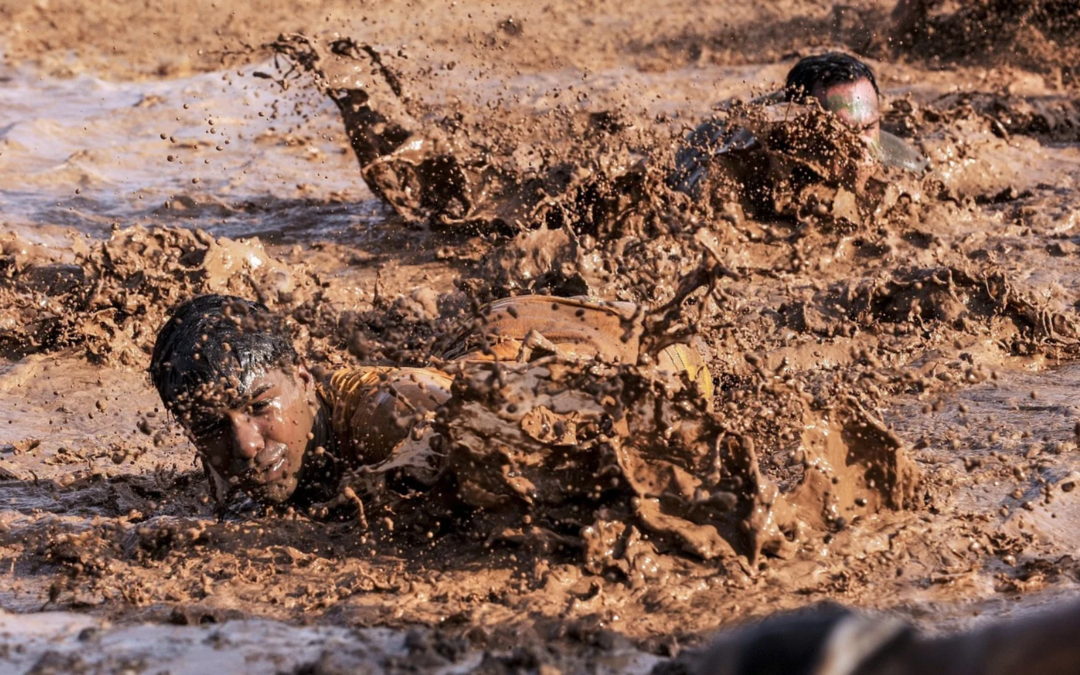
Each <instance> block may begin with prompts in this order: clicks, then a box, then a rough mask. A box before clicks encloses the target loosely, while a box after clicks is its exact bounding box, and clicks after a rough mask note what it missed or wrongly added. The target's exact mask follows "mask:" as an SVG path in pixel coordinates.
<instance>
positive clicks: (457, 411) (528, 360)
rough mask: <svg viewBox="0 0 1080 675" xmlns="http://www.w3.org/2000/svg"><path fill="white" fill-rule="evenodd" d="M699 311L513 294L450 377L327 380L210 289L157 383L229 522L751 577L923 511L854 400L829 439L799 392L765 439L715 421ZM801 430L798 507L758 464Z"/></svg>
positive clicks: (382, 370) (471, 338) (276, 333)
mask: <svg viewBox="0 0 1080 675" xmlns="http://www.w3.org/2000/svg"><path fill="white" fill-rule="evenodd" d="M679 310H680V301H679V300H674V301H672V302H671V303H668V304H667V305H664V306H663V307H661V308H658V309H656V310H653V311H651V312H648V313H646V312H644V311H642V310H641V308H640V307H638V306H635V305H632V304H630V303H604V304H599V303H592V302H587V301H583V300H578V299H573V298H556V297H548V296H520V297H515V298H507V299H503V300H499V301H496V302H494V303H492V304H490V305H488V306H487V307H485V308H483V309H482V310H480V311H479V313H478V315H477V316H476V317H475V318H473V319H472V320H471V321H470V322H468V323H467V324H466V325H464V326H462V327H461V328H460V330H459V332H457V333H456V334H454V335H453V336H452V338H451V340H450V341H449V343H448V344H449V346H448V348H446V349H445V351H444V352H443V355H442V358H441V359H439V360H436V361H435V364H436V366H437V367H426V368H399V367H386V366H360V367H350V368H344V369H341V370H338V371H337V372H334V373H331V374H330V375H329V376H328V377H326V378H325V379H323V380H321V381H319V380H317V379H316V377H315V375H314V374H313V373H312V372H311V370H309V369H308V367H307V366H306V365H305V363H304V360H303V359H302V358H301V357H300V356H299V355H298V354H297V352H296V350H295V349H294V347H293V346H292V344H291V342H290V341H289V339H288V338H287V337H286V334H285V333H284V332H283V331H282V330H279V328H278V325H277V324H276V323H275V322H274V320H273V319H272V317H271V315H270V314H269V313H268V312H267V311H266V308H265V307H263V306H261V305H258V304H256V303H253V302H249V301H246V300H241V299H239V298H236V297H230V296H223V295H206V296H200V297H197V298H194V299H192V300H189V301H187V302H185V303H183V304H182V305H180V306H179V307H178V308H177V309H176V310H175V312H174V313H173V314H172V316H171V317H170V318H169V319H168V321H167V322H166V323H165V325H164V326H163V327H162V328H161V330H160V332H159V333H158V336H157V340H156V343H155V345H154V350H153V354H152V358H151V362H150V366H149V373H150V377H151V380H152V381H153V384H154V386H155V387H156V388H157V391H158V392H159V394H160V396H161V400H162V401H163V403H164V404H165V407H166V409H167V410H169V411H170V412H171V414H172V415H174V416H175V419H176V420H177V421H178V422H179V423H180V425H181V426H182V427H183V428H184V430H185V431H186V432H187V434H188V436H189V438H190V439H191V441H192V442H193V444H194V445H195V447H196V449H197V451H198V456H199V457H200V459H201V460H202V462H203V467H204V470H205V472H206V474H207V477H208V478H209V479H210V481H211V492H212V493H213V495H214V497H215V499H217V501H218V503H219V505H220V506H227V504H228V501H229V497H230V496H231V495H232V494H234V493H236V492H240V493H243V494H245V495H247V496H248V497H251V498H253V499H254V500H256V501H258V502H260V503H262V504H264V505H281V506H284V507H287V508H288V507H292V508H296V509H300V510H302V511H304V512H306V513H308V514H310V515H312V516H314V517H319V518H321V517H324V516H327V515H330V514H334V513H336V514H337V515H339V516H340V515H342V513H355V514H356V519H357V520H358V521H359V522H360V524H361V526H368V525H370V523H371V522H373V521H371V520H370V519H369V517H374V516H375V515H376V514H385V513H387V512H391V513H393V514H396V515H395V517H397V516H400V515H401V514H403V513H407V514H409V517H410V518H414V519H415V518H421V519H425V518H427V519H431V520H433V521H436V524H434V525H432V527H434V528H435V529H438V528H439V527H443V526H445V525H446V523H447V522H459V521H460V520H461V519H465V520H467V522H468V523H469V525H468V528H469V529H468V531H469V532H471V533H472V534H474V535H476V536H477V537H478V538H480V539H488V538H490V537H497V538H500V539H503V540H508V541H521V542H536V541H539V542H541V543H542V544H543V545H545V546H547V545H555V546H557V547H558V548H560V549H567V550H575V551H581V552H583V553H584V557H585V561H586V565H587V567H589V569H594V570H595V571H597V572H599V571H603V570H605V569H609V568H611V567H612V566H614V567H615V568H617V569H619V570H621V572H622V573H624V574H629V573H630V572H629V571H628V570H629V569H630V568H631V567H633V566H634V565H636V564H637V563H635V562H633V561H635V560H637V561H639V562H641V563H642V564H646V563H648V561H650V560H654V557H653V556H654V554H655V552H656V551H657V550H658V548H660V547H663V550H674V551H679V552H682V553H685V554H690V555H692V556H694V557H697V558H699V559H703V560H713V559H719V560H722V561H741V562H736V564H739V565H742V566H746V565H750V564H753V561H754V560H755V559H756V558H757V557H758V556H760V555H763V554H764V555H771V556H780V557H785V556H790V555H793V554H794V552H795V551H797V550H798V549H799V547H800V546H802V544H803V539H802V537H803V536H804V533H807V532H811V531H820V530H821V529H822V528H824V529H828V528H830V527H840V526H842V523H841V524H839V525H838V524H835V523H834V524H830V523H831V522H832V521H830V519H831V518H839V517H841V516H843V514H847V515H846V516H843V517H851V516H853V515H855V514H857V513H866V512H868V511H872V510H875V509H879V508H902V507H903V505H904V504H905V503H906V502H908V501H910V500H911V499H912V498H913V495H914V488H915V485H916V484H917V481H918V472H917V470H916V469H915V467H914V465H913V463H912V462H911V461H910V460H909V459H908V458H907V457H906V455H905V454H904V453H903V451H902V448H901V445H900V443H899V441H898V440H897V439H896V438H895V437H894V436H893V435H891V434H890V433H889V432H888V431H887V430H886V429H885V428H884V427H883V426H882V425H881V423H880V422H876V421H875V420H874V419H873V418H872V417H871V416H869V415H868V414H867V412H866V411H865V410H864V409H863V408H861V407H860V406H859V405H858V404H857V403H856V402H854V401H848V402H847V403H844V404H842V405H839V406H837V407H836V409H835V410H833V411H832V412H831V413H830V416H829V419H828V421H825V420H819V423H811V422H810V420H811V419H812V418H813V415H814V413H813V412H812V411H811V410H810V409H809V408H808V407H807V406H808V402H807V400H806V399H805V398H804V395H803V394H802V393H800V392H799V391H795V390H790V391H789V390H788V389H786V388H785V387H784V386H782V385H777V386H776V387H773V388H771V389H770V390H769V393H760V392H759V394H758V395H759V396H764V397H765V398H766V399H767V401H766V402H765V403H764V404H763V405H765V406H766V407H768V409H769V413H768V415H769V419H770V420H771V422H770V424H769V426H768V432H767V433H768V437H765V436H761V437H759V438H758V440H757V441H755V440H754V439H753V438H752V437H751V435H749V434H752V433H757V432H751V431H749V429H751V428H752V427H754V425H753V424H744V422H746V420H745V419H743V418H742V416H741V415H740V414H739V411H738V406H736V407H735V408H732V407H731V406H732V405H733V402H732V401H729V402H728V404H727V406H725V407H726V412H724V413H720V412H719V411H714V410H713V407H712V401H711V399H712V397H713V394H714V390H713V386H714V385H713V381H712V378H711V375H710V373H709V370H708V369H707V367H706V365H705V363H704V360H703V359H702V357H701V355H700V353H699V352H698V351H697V349H696V348H695V347H693V346H691V345H690V344H689V343H688V338H687V336H688V335H689V332H688V331H685V330H683V329H682V328H680V326H679V324H678V323H676V322H675V319H674V318H673V317H677V316H678V314H679ZM725 420H727V421H725ZM784 425H789V428H790V429H791V430H792V434H793V435H792V436H791V439H792V442H793V443H796V444H797V445H798V447H799V448H801V450H800V451H801V453H802V455H803V456H804V460H803V461H804V462H805V467H806V468H805V472H804V475H803V476H802V478H801V480H800V481H799V483H798V484H797V485H792V486H789V488H788V489H787V491H786V492H785V493H783V494H781V492H780V489H779V488H778V486H777V485H776V484H775V483H773V482H771V480H770V479H769V478H768V477H766V476H765V475H763V472H762V471H761V469H760V467H759V465H758V457H759V456H760V453H762V452H765V451H766V446H768V445H770V444H771V443H772V442H773V440H774V437H775V435H776V434H777V433H778V432H777V429H778V428H788V427H784ZM844 439H848V440H844ZM838 483H843V484H844V485H845V489H844V490H843V491H836V490H832V489H827V488H826V487H825V486H831V485H835V484H838ZM410 502H411V503H412V504H414V505H415V506H413V507H412V508H407V507H406V506H405V505H406V504H407V503H410ZM339 506H340V507H344V508H343V509H341V510H336V509H337V507H339ZM830 514H832V515H830ZM374 522H379V523H381V522H384V519H383V518H379V520H377V521H374ZM837 522H838V523H839V522H840V521H837ZM425 527H427V526H425ZM646 535H647V536H646ZM643 536H645V538H646V539H647V540H648V541H647V542H645V541H642V537H643ZM615 558H617V560H615ZM590 566H591V567H590ZM628 566H629V567H628Z"/></svg>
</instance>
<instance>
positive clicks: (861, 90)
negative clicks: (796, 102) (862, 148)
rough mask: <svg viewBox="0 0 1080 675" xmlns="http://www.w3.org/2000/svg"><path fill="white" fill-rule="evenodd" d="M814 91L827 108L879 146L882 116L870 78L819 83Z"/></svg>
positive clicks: (822, 104)
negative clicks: (825, 84)
mask: <svg viewBox="0 0 1080 675" xmlns="http://www.w3.org/2000/svg"><path fill="white" fill-rule="evenodd" d="M811 93H813V95H814V97H815V98H817V99H818V101H820V102H821V106H822V107H823V108H825V109H826V110H828V111H830V112H832V113H833V114H834V115H836V116H837V117H839V118H840V119H841V120H843V121H844V123H845V124H847V125H848V126H850V127H851V128H852V129H854V130H855V131H856V132H858V133H859V135H861V136H862V137H863V138H865V139H866V140H868V141H870V142H871V143H873V144H875V145H876V144H877V143H878V141H879V140H880V138H881V116H880V113H879V110H878V94H877V90H875V89H874V85H873V84H872V83H871V82H870V80H867V79H861V80H856V81H854V82H842V83H839V84H834V85H831V86H829V87H821V86H818V87H815V88H814V91H813V92H811Z"/></svg>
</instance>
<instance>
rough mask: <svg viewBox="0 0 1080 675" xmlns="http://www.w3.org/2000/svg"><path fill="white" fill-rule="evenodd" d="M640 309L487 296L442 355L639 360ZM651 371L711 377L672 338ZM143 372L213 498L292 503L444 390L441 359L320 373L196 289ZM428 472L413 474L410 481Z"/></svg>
mask: <svg viewBox="0 0 1080 675" xmlns="http://www.w3.org/2000/svg"><path fill="white" fill-rule="evenodd" d="M639 314H640V313H639V312H636V311H635V308H633V307H632V306H629V305H628V304H626V303H617V304H597V303H590V302H585V301H581V300H576V299H568V298H555V297H546V296H524V297H518V298H510V299H506V300H502V301H499V302H496V303H493V304H492V305H490V306H488V307H487V308H485V310H484V311H483V312H482V315H483V317H482V319H483V320H482V321H478V322H476V323H475V324H473V325H467V326H465V327H463V328H462V330H461V332H460V333H459V335H458V336H457V337H456V339H455V340H454V342H453V344H452V346H451V348H450V349H449V350H448V351H447V353H446V355H445V356H446V358H448V359H450V360H451V362H458V363H461V362H470V361H492V360H504V361H511V362H514V361H516V362H523V361H524V362H527V361H530V360H531V359H533V358H536V357H538V356H540V355H557V356H559V357H561V358H567V359H587V360H593V359H595V360H599V361H602V362H605V363H627V362H629V363H636V362H638V361H639V350H640V349H642V347H641V344H642V343H641V342H640V337H641V333H640V330H639V326H640V324H637V326H635V324H636V323H637V322H636V320H635V317H637V316H638V315H639ZM648 361H649V362H650V363H652V364H653V367H654V368H655V372H656V373H657V374H658V375H660V376H662V377H663V376H675V377H674V378H673V379H675V380H678V381H679V382H681V381H682V380H681V378H682V373H683V372H685V373H686V374H687V375H688V376H689V377H690V379H691V380H692V381H695V382H696V386H698V387H699V389H700V391H701V393H702V394H704V395H705V396H711V394H712V380H711V376H710V375H709V372H708V369H707V368H706V367H705V366H704V363H703V360H702V358H701V356H700V354H699V353H698V352H697V351H696V350H695V349H694V348H693V347H691V346H689V345H685V344H676V345H670V346H667V347H665V348H664V349H662V350H661V351H660V352H658V353H657V354H656V356H655V358H653V359H649V360H648ZM149 373H150V377H151V380H152V381H153V384H154V386H155V387H156V388H157V390H158V393H159V394H160V396H161V399H162V402H163V403H164V404H165V406H166V408H168V409H169V410H170V411H171V412H172V414H173V415H174V416H175V418H176V420H177V421H178V422H179V424H180V425H181V426H182V427H183V428H184V430H185V431H186V433H187V435H188V437H189V438H190V440H191V441H192V443H193V444H194V445H195V447H196V449H197V451H198V454H199V457H200V459H201V460H202V462H203V467H204V469H205V471H206V474H207V477H208V478H209V479H210V481H211V490H212V492H213V493H214V496H215V499H217V500H218V502H219V504H220V503H222V502H223V501H224V500H225V499H226V497H227V495H228V494H229V493H232V492H235V491H239V492H242V493H244V494H246V495H247V496H249V497H251V498H252V499H254V500H256V501H258V502H260V503H263V504H281V505H289V506H295V507H298V508H306V507H310V506H312V505H314V504H321V503H325V502H327V501H330V500H332V499H334V498H335V497H337V496H338V494H337V493H338V490H339V482H340V480H341V479H342V477H343V476H344V475H345V473H346V472H348V471H350V470H353V469H356V468H358V467H363V466H371V465H375V464H378V463H385V462H388V461H389V460H392V459H393V453H394V452H395V449H396V448H397V447H398V445H399V444H400V443H401V441H403V440H404V439H405V438H406V437H407V436H408V435H409V432H410V429H411V428H412V426H413V424H415V423H416V422H418V421H419V420H420V419H422V418H423V417H424V416H425V415H426V414H428V413H430V412H432V411H434V410H435V409H436V408H438V407H439V406H440V405H442V404H443V403H445V402H446V401H447V400H448V399H449V398H450V396H451V385H452V384H453V376H451V375H450V374H448V373H447V372H445V371H442V370H439V369H436V368H395V367H382V366H369V367H355V368H347V369H342V370H339V371H337V372H334V373H333V374H331V375H330V376H329V378H327V379H326V381H323V382H320V381H317V380H316V378H315V376H314V375H313V374H312V372H311V371H310V370H309V369H308V368H307V366H306V365H305V363H304V360H303V359H302V358H301V357H300V356H299V355H298V354H297V352H296V350H295V348H294V347H293V345H292V343H291V341H290V340H289V338H288V337H287V336H286V334H285V333H284V332H283V331H282V330H281V328H280V326H279V325H278V324H277V322H275V321H274V320H273V319H272V317H271V315H270V314H269V312H268V311H267V308H266V307H264V306H262V305H259V304H257V303H253V302H250V301H247V300H243V299H240V298H236V297H229V296H222V295H205V296H200V297H197V298H194V299H192V300H189V301H187V302H185V303H183V304H182V305H180V306H179V307H178V308H177V309H176V310H175V311H174V313H173V314H172V316H171V317H170V318H169V320H168V321H167V322H166V323H165V325H164V326H163V327H162V328H161V330H160V331H159V333H158V336H157V341H156V343H155V345H154V350H153V355H152V357H151V363H150V367H149ZM440 470H441V467H438V466H435V467H431V475H424V476H416V475H413V476H411V477H410V480H411V484H410V485H409V486H408V488H409V489H414V488H420V489H423V488H424V487H427V486H430V485H431V484H433V483H434V481H435V480H436V479H437V477H438V476H437V474H438V473H439V471H440Z"/></svg>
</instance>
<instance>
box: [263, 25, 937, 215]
mask: <svg viewBox="0 0 1080 675" xmlns="http://www.w3.org/2000/svg"><path fill="white" fill-rule="evenodd" d="M271 47H272V49H273V50H274V51H275V52H276V53H277V54H280V55H284V56H285V57H286V58H287V60H288V61H289V62H290V63H291V64H292V65H293V68H292V70H291V71H290V73H291V72H296V71H307V72H310V73H312V74H313V75H314V77H315V81H316V84H317V85H318V86H319V88H320V89H321V90H322V91H323V92H325V93H326V94H327V95H328V96H330V98H331V99H332V100H333V101H334V102H335V103H336V104H337V107H338V109H339V111H340V112H341V115H342V120H343V122H344V125H345V130H346V132H347V134H348V136H349V140H350V144H351V145H352V148H353V151H354V153H355V154H356V157H357V159H358V161H359V164H360V169H361V175H362V176H363V178H364V181H365V182H366V183H367V185H368V186H369V187H370V188H371V190H372V191H373V192H374V193H375V194H376V195H377V196H379V197H381V198H382V199H384V200H385V201H386V202H387V203H388V204H389V205H390V206H391V207H392V208H393V209H394V210H395V211H396V212H397V213H398V214H399V215H401V216H402V217H403V218H404V219H405V220H406V221H408V222H414V223H424V224H428V225H433V226H436V227H459V226H467V227H472V228H475V229H481V230H496V231H504V232H508V233H512V232H516V231H519V230H520V229H521V228H522V227H530V226H535V225H538V224H541V223H547V224H548V225H549V226H550V225H561V224H565V223H567V222H574V221H575V220H576V219H582V218H584V219H585V220H588V219H589V218H595V217H596V216H595V214H593V215H590V214H589V213H588V212H589V211H590V210H592V211H595V210H597V208H598V207H597V205H598V204H601V203H602V202H604V200H605V199H607V200H608V201H612V202H622V201H625V199H624V198H625V197H627V196H630V197H631V198H632V195H633V193H634V192H635V187H634V186H636V185H639V184H640V180H641V176H642V175H643V174H644V173H645V172H646V171H647V169H648V168H649V166H648V165H649V163H650V161H651V160H644V161H639V162H636V163H633V162H631V163H629V164H627V163H624V162H622V161H613V162H609V164H611V165H613V166H621V167H623V168H619V169H615V170H614V172H612V171H610V170H608V169H602V168H600V167H599V164H603V162H598V166H596V167H584V166H582V167H577V170H576V171H572V172H570V173H572V174H573V175H572V176H568V175H564V174H565V173H566V171H565V170H564V169H565V167H563V168H560V167H551V168H549V169H548V170H546V172H544V171H541V172H540V174H538V175H532V174H530V173H529V171H525V172H522V171H521V170H520V168H518V167H514V166H496V165H494V164H493V163H492V162H493V161H495V160H494V159H493V158H491V157H490V153H488V151H487V150H485V149H483V148H478V150H479V153H478V156H476V157H473V156H472V155H471V154H470V153H469V151H468V150H467V148H469V147H470V144H471V143H472V142H471V141H470V140H469V138H468V134H464V135H463V134H461V133H458V131H456V129H457V126H459V125H455V124H454V123H452V122H450V123H447V124H436V123H431V122H430V121H428V122H425V123H421V122H420V121H419V120H418V119H416V117H415V116H414V115H413V114H412V113H411V112H410V106H409V105H408V103H407V97H406V96H405V95H404V92H403V89H402V85H401V82H400V80H399V78H398V77H397V76H396V75H395V74H394V72H393V71H392V70H391V69H390V68H389V67H388V66H387V65H386V64H385V63H384V62H383V60H382V58H381V57H380V55H379V53H378V52H377V51H376V50H374V49H373V48H371V47H370V46H367V45H360V44H358V43H355V42H353V41H352V40H348V39H338V40H335V41H333V42H332V43H331V44H330V45H328V47H329V49H328V50H325V51H324V48H323V47H322V46H321V45H319V44H318V43H317V42H316V41H314V40H311V39H309V38H306V37H302V36H293V37H291V38H287V39H284V38H283V39H281V40H279V41H278V42H276V43H274V44H273V45H271ZM878 99H879V92H878V86H877V81H876V79H875V77H874V74H873V72H872V70H871V69H870V68H869V66H867V65H866V64H865V63H863V62H861V61H859V60H858V59H855V58H854V57H851V56H848V55H846V54H838V53H829V54H823V55H818V56H810V57H807V58H804V59H802V60H801V61H799V62H798V63H797V64H795V66H794V67H793V68H792V70H791V72H790V73H789V75H788V78H787V83H786V86H785V88H784V90H783V91H782V92H779V93H778V94H776V95H773V96H770V97H766V98H764V99H760V100H757V101H754V102H753V103H752V104H751V105H750V106H745V105H743V106H735V107H733V108H731V109H729V110H728V111H725V113H724V114H723V116H722V118H717V119H713V120H709V121H707V122H705V123H704V124H702V125H701V126H700V127H699V128H698V129H697V130H696V131H695V132H694V133H692V134H691V135H690V136H689V137H688V138H687V140H686V143H685V146H684V147H683V148H682V150H681V151H680V152H679V153H678V156H677V158H676V164H675V167H674V170H673V171H672V172H671V174H670V176H669V177H668V180H667V183H668V185H669V187H671V188H672V189H675V190H678V191H681V192H684V193H687V194H690V195H691V196H692V197H693V198H694V199H696V200H698V201H700V200H703V199H705V198H708V197H710V195H709V194H707V192H708V191H709V190H716V189H720V190H726V191H727V192H736V193H737V192H740V191H741V192H749V193H753V192H755V191H757V192H762V191H764V190H766V189H771V188H762V187H760V186H757V185H754V184H753V183H754V182H755V181H757V182H761V177H762V176H763V175H766V174H768V175H766V180H771V181H772V182H777V181H780V182H782V181H783V180H784V179H783V178H777V177H776V176H775V175H773V174H776V171H772V170H770V168H769V167H768V166H767V164H768V162H769V161H770V160H769V156H771V155H769V153H765V152H763V151H761V148H762V145H769V146H776V147H778V148H779V152H780V154H782V155H787V156H791V157H793V158H795V160H796V161H797V162H798V163H799V167H798V168H796V169H794V170H795V171H803V173H805V172H806V171H810V172H816V173H819V174H824V175H825V179H826V180H831V179H833V178H836V179H837V180H838V181H840V182H847V183H853V182H858V181H857V178H852V177H851V175H849V174H857V173H860V172H862V173H865V172H866V170H867V165H872V164H873V163H874V160H877V161H879V162H880V163H881V164H882V165H884V166H887V167H897V168H900V169H902V170H906V171H911V172H920V171H922V170H923V169H925V168H926V161H925V160H924V159H923V158H921V157H919V155H918V153H917V152H915V150H913V149H912V148H910V147H909V146H907V144H905V143H904V142H903V141H902V140H901V139H899V138H897V137H895V136H893V135H891V134H888V133H887V132H884V131H882V130H881V129H880V117H879V100H878ZM822 110H823V111H824V112H825V113H826V115H824V116H822V115H820V112H821V111H822ZM815 111H817V112H818V113H819V114H817V115H815V114H814V112H815ZM593 117H595V118H596V120H603V119H606V117H605V116H604V114H602V113H601V114H598V115H594V116H593ZM596 120H593V121H594V122H595V121H596ZM830 122H831V123H830ZM600 126H604V124H603V123H602V122H601V123H600ZM615 126H618V125H615ZM800 126H801V127H802V128H800ZM852 130H854V131H855V132H856V134H857V135H856V134H851V133H850V132H851V131H852ZM859 138H861V139H862V142H861V143H860V142H859V141H858V140H857V139H859ZM773 154H775V153H773ZM789 169H790V167H789ZM718 172H719V173H723V174H724V176H722V177H717V176H713V177H712V179H711V180H708V181H705V180H702V178H703V177H704V176H705V175H706V174H709V173H712V174H716V173H718ZM750 179H753V180H750ZM736 197H737V198H739V197H741V198H745V199H744V201H749V202H751V203H757V204H759V205H760V204H763V203H765V202H766V201H768V200H767V199H765V198H763V197H762V195H760V194H749V195H745V194H744V195H736ZM599 208H600V210H603V207H599ZM755 210H760V209H755ZM568 212H569V213H568ZM553 214H554V215H553ZM581 214H584V215H581Z"/></svg>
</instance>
